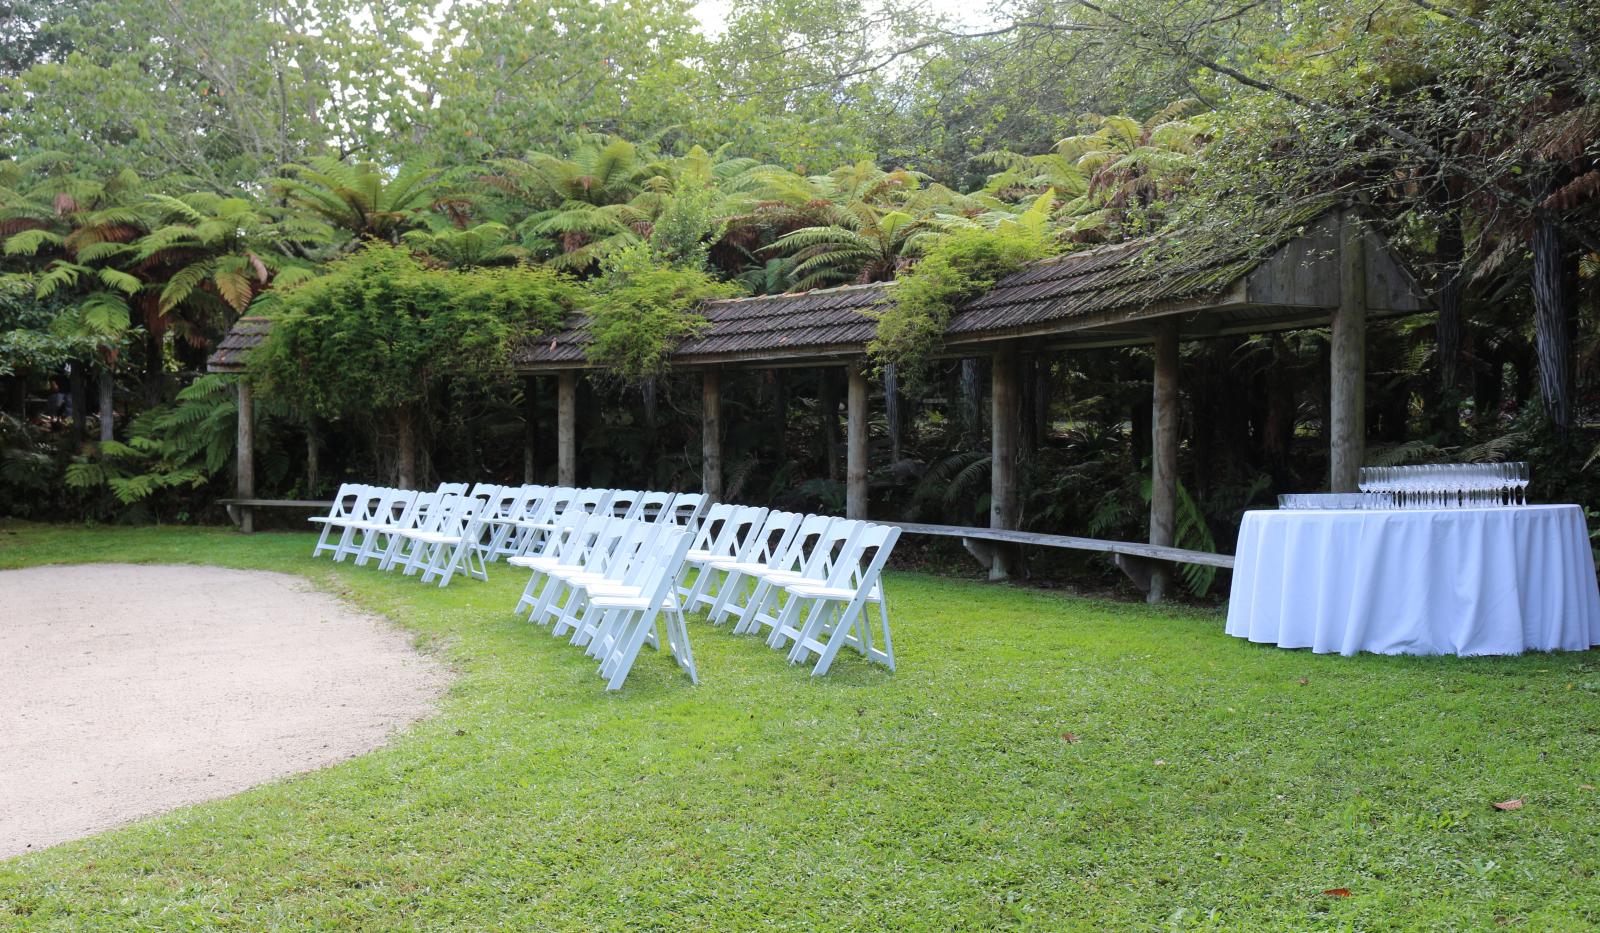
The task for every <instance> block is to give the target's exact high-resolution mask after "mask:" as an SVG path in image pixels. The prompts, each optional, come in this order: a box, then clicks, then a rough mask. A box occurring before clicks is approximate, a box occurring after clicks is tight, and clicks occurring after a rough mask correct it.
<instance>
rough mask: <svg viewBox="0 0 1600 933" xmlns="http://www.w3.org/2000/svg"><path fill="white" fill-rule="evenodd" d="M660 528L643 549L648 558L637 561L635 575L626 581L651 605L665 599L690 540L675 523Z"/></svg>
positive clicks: (680, 570)
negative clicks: (654, 538)
mask: <svg viewBox="0 0 1600 933" xmlns="http://www.w3.org/2000/svg"><path fill="white" fill-rule="evenodd" d="M660 527H661V531H660V534H659V535H658V536H657V537H656V540H655V542H654V544H653V545H652V546H651V547H650V548H648V550H647V551H646V552H644V557H646V558H648V559H641V560H640V561H639V563H638V567H637V569H638V576H636V577H632V578H631V579H630V580H629V582H630V583H633V585H635V586H637V587H639V590H640V593H641V595H643V596H644V597H645V598H646V599H648V600H650V605H651V606H653V607H659V606H660V605H661V604H662V602H663V601H665V599H666V597H667V592H668V590H670V589H671V588H672V586H673V583H674V581H676V580H677V579H678V575H679V574H680V573H682V572H683V558H684V555H685V554H688V553H689V544H690V541H691V539H692V536H691V535H690V534H689V532H688V531H687V530H685V529H683V528H679V527H677V526H676V525H663V526H660ZM635 581H637V582H635Z"/></svg>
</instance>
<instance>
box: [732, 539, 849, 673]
mask: <svg viewBox="0 0 1600 933" xmlns="http://www.w3.org/2000/svg"><path fill="white" fill-rule="evenodd" d="M818 517H819V518H826V517H828V516H818ZM822 527H823V530H822V532H821V533H820V534H818V535H817V536H816V537H815V538H813V539H811V540H809V541H807V542H806V544H805V549H804V551H803V552H802V551H801V549H800V548H799V547H797V546H796V545H797V544H798V543H799V542H800V540H801V538H802V536H801V535H796V536H795V541H794V542H791V543H790V548H791V553H790V554H789V555H786V557H785V560H784V561H782V562H780V565H779V566H777V567H774V568H772V569H769V570H766V571H763V572H762V573H760V574H758V575H757V578H756V588H755V591H754V592H753V593H752V594H751V596H750V602H749V603H748V604H746V607H745V615H744V618H743V619H742V620H741V621H742V622H743V627H742V629H735V631H745V632H754V633H756V634H760V633H761V630H762V629H764V628H774V629H775V628H776V627H777V625H778V615H779V610H780V609H781V607H782V605H783V603H784V601H785V595H786V591H785V590H784V587H785V586H787V585H789V584H791V583H822V582H825V581H827V579H828V577H829V575H830V574H832V573H833V568H834V565H835V564H837V563H838V561H839V560H840V559H841V558H842V557H844V556H845V555H847V554H849V553H850V549H851V547H852V546H853V545H854V544H855V539H856V535H858V534H859V533H860V532H861V529H862V528H864V527H866V523H865V522H859V521H853V520H851V519H847V518H830V520H829V521H828V523H827V524H826V525H825V526H822ZM767 644H769V645H771V646H772V647H774V648H776V647H779V645H778V644H777V643H776V642H775V641H774V639H773V638H771V637H769V638H768V639H767Z"/></svg>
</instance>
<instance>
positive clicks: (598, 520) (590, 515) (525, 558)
mask: <svg viewBox="0 0 1600 933" xmlns="http://www.w3.org/2000/svg"><path fill="white" fill-rule="evenodd" d="M668 518H670V513H665V512H663V513H660V514H658V516H657V519H658V520H657V521H656V522H648V523H647V522H641V521H639V520H637V519H633V518H616V517H613V516H611V515H608V514H606V511H604V510H602V511H589V510H587V509H585V508H583V506H582V505H581V504H573V505H571V506H570V507H569V508H568V509H567V510H566V511H565V512H563V513H562V514H561V515H560V516H558V517H557V518H555V519H553V520H552V521H551V522H550V523H549V525H550V532H549V534H548V535H547V536H546V537H545V539H544V540H543V542H541V544H540V547H539V549H538V550H537V552H535V553H529V554H524V555H520V556H517V557H512V558H510V559H509V560H508V561H507V563H509V564H512V565H513V566H517V567H525V568H527V569H529V570H532V571H533V573H532V574H531V575H530V577H529V579H528V585H527V586H526V587H524V588H523V591H522V596H521V598H519V599H518V600H517V605H516V609H515V612H517V613H519V614H520V613H521V612H522V611H523V610H524V609H526V610H528V612H529V614H530V615H529V618H531V619H533V620H535V621H537V622H539V623H540V624H543V623H544V622H546V621H550V619H549V616H550V614H551V613H552V612H553V611H560V610H561V609H562V607H564V606H565V605H566V604H565V603H563V602H562V597H563V596H564V595H566V593H567V590H566V583H565V579H564V577H563V576H562V575H561V574H562V573H573V572H587V573H594V572H599V571H603V570H605V569H606V568H607V567H609V566H611V563H612V560H613V558H612V551H613V550H615V549H616V548H618V547H620V546H621V545H622V543H623V541H622V539H621V537H620V534H621V530H622V529H627V528H632V527H635V526H657V527H661V528H668V527H677V526H676V525H675V524H674V523H673V522H671V521H668V520H666V519H668ZM573 608H576V607H573ZM556 625H557V632H558V633H560V632H561V631H564V630H565V628H566V625H564V624H562V623H561V621H560V620H556Z"/></svg>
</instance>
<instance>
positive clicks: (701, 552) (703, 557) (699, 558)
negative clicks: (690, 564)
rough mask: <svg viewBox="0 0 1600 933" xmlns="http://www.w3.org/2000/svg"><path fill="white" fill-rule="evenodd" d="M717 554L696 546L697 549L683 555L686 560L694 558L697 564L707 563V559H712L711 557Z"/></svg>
mask: <svg viewBox="0 0 1600 933" xmlns="http://www.w3.org/2000/svg"><path fill="white" fill-rule="evenodd" d="M715 556H717V555H715V554H713V553H711V552H710V551H707V550H705V549H703V548H695V549H693V550H691V551H690V552H689V553H687V554H685V555H683V559H684V560H692V561H694V562H695V563H697V564H703V563H705V562H706V561H708V560H710V559H711V558H713V557H715Z"/></svg>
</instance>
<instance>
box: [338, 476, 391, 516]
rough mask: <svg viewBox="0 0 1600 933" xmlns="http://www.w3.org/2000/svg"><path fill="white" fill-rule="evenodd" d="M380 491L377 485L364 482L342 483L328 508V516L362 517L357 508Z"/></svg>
mask: <svg viewBox="0 0 1600 933" xmlns="http://www.w3.org/2000/svg"><path fill="white" fill-rule="evenodd" d="M379 491H380V490H379V488H378V487H376V486H367V485H363V484H362V483H340V484H339V491H338V492H336V493H334V494H333V505H332V506H330V507H329V508H328V517H329V518H360V517H361V513H360V512H358V511H357V509H358V508H359V507H360V506H361V504H362V503H363V502H367V501H370V499H371V497H372V496H373V495H374V494H375V493H377V492H379Z"/></svg>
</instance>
